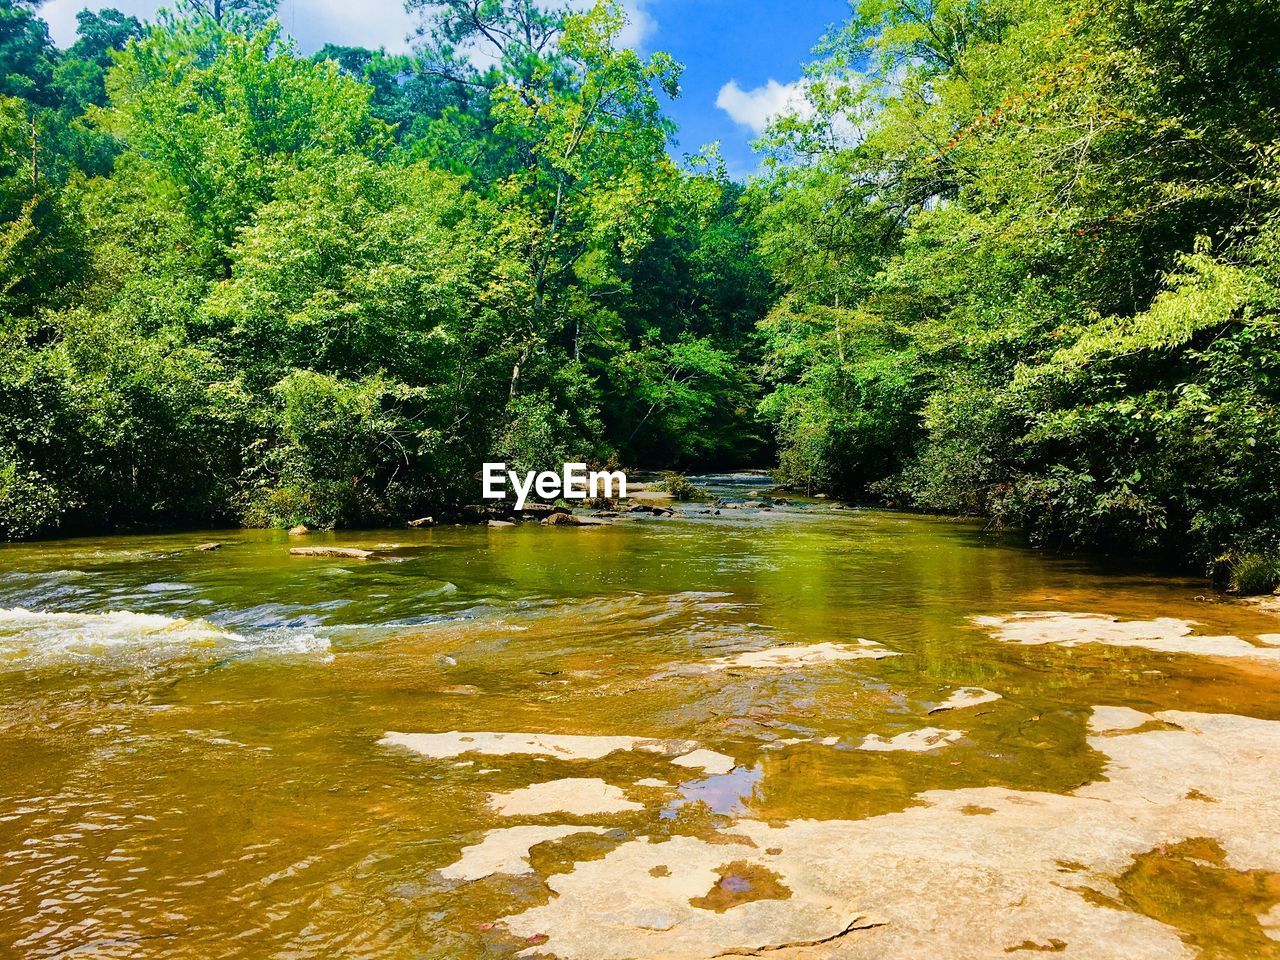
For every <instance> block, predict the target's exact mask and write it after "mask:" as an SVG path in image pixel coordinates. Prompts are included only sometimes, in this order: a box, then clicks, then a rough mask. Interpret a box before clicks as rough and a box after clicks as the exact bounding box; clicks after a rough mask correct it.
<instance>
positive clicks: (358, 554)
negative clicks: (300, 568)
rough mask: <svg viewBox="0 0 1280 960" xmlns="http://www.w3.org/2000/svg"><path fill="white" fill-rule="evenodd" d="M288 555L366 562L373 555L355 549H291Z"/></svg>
mask: <svg viewBox="0 0 1280 960" xmlns="http://www.w3.org/2000/svg"><path fill="white" fill-rule="evenodd" d="M289 554H290V556H294V557H326V558H331V559H337V560H368V559H369V558H370V557H372V556H373V555H374V553H373V551H372V550H357V549H356V548H355V547H292V548H291V549H290V550H289Z"/></svg>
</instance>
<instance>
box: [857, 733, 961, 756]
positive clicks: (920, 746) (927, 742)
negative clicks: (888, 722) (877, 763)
mask: <svg viewBox="0 0 1280 960" xmlns="http://www.w3.org/2000/svg"><path fill="white" fill-rule="evenodd" d="M963 737H964V732H963V731H961V730H939V729H938V728H937V727H925V728H924V729H922V730H909V731H907V732H906V733H900V734H898V735H897V736H896V737H888V738H885V737H882V736H879V735H878V734H874V733H873V734H871V735H870V736H868V737H867V738H866V739H865V740H863V741H862V743H860V744H859V745H858V749H859V750H872V751H875V752H879V753H884V752H892V751H907V752H910V753H927V752H928V751H930V750H939V749H941V748H942V747H945V746H948V745H950V744H953V743H955V742H956V741H957V740H960V739H962V738H963Z"/></svg>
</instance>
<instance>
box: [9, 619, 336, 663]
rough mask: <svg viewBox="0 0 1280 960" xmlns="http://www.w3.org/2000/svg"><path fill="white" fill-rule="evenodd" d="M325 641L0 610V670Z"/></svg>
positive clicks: (299, 650)
mask: <svg viewBox="0 0 1280 960" xmlns="http://www.w3.org/2000/svg"><path fill="white" fill-rule="evenodd" d="M328 651H329V641H328V640H325V639H322V638H319V637H316V636H314V635H313V634H310V633H302V632H298V631H292V630H272V631H267V632H264V633H262V634H258V635H256V636H253V637H246V636H243V635H241V634H238V633H233V632H231V631H228V630H223V629H220V628H219V627H216V626H214V625H213V624H211V623H208V622H207V621H204V620H185V619H181V618H171V617H162V616H159V615H156V614H148V613H131V612H129V611H127V610H116V611H111V612H109V613H41V612H37V611H32V610H25V609H23V608H21V607H15V608H12V609H0V668H5V667H9V668H14V667H17V668H26V667H35V666H48V665H58V664H71V663H76V662H84V661H94V662H98V661H117V662H121V663H122V664H126V665H127V664H135V665H140V666H141V665H148V664H155V663H163V662H167V661H172V660H185V659H190V658H191V657H192V656H198V655H199V654H201V653H213V654H218V655H229V654H237V653H257V652H265V653H277V654H309V653H328Z"/></svg>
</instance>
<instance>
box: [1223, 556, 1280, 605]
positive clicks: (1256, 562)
mask: <svg viewBox="0 0 1280 960" xmlns="http://www.w3.org/2000/svg"><path fill="white" fill-rule="evenodd" d="M1214 574H1215V579H1216V580H1217V582H1218V585H1219V586H1223V587H1226V589H1227V590H1228V591H1230V592H1231V593H1238V594H1240V595H1241V596H1243V597H1254V596H1258V595H1259V594H1263V593H1271V592H1273V591H1274V590H1275V589H1276V588H1277V587H1280V553H1227V554H1223V555H1222V556H1221V557H1219V558H1218V561H1217V563H1216V564H1215V569H1214Z"/></svg>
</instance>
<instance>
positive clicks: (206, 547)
mask: <svg viewBox="0 0 1280 960" xmlns="http://www.w3.org/2000/svg"><path fill="white" fill-rule="evenodd" d="M196 549H197V550H199V551H201V552H202V553H210V552H212V551H214V550H221V549H222V544H220V543H217V542H210V543H202V544H200V545H199V546H198V547H196Z"/></svg>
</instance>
